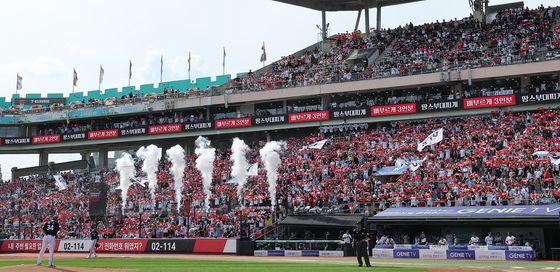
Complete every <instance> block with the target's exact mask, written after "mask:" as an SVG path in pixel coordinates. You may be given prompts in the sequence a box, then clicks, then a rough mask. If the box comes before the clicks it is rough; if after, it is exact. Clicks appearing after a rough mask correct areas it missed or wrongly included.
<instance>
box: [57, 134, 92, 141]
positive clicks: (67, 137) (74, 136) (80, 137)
mask: <svg viewBox="0 0 560 272" xmlns="http://www.w3.org/2000/svg"><path fill="white" fill-rule="evenodd" d="M61 136H62V141H63V142H65V141H77V140H85V139H86V133H85V132H80V133H70V134H62V135H61Z"/></svg>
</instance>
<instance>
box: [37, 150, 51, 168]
mask: <svg viewBox="0 0 560 272" xmlns="http://www.w3.org/2000/svg"><path fill="white" fill-rule="evenodd" d="M48 164H49V152H47V151H46V150H41V151H39V166H45V165H48Z"/></svg>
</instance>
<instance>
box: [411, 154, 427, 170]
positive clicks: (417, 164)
mask: <svg viewBox="0 0 560 272" xmlns="http://www.w3.org/2000/svg"><path fill="white" fill-rule="evenodd" d="M427 159H428V156H424V158H423V159H421V160H416V161H411V162H410V163H409V169H410V170H412V172H414V171H416V170H418V168H420V166H422V163H424V161H426V160H427Z"/></svg>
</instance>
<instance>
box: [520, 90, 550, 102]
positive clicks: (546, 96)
mask: <svg viewBox="0 0 560 272" xmlns="http://www.w3.org/2000/svg"><path fill="white" fill-rule="evenodd" d="M517 97H518V99H519V103H521V104H529V103H538V102H558V101H560V92H552V93H538V94H519V95H518V96H517Z"/></svg>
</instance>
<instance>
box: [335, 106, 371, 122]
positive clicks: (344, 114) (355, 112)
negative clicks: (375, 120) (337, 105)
mask: <svg viewBox="0 0 560 272" xmlns="http://www.w3.org/2000/svg"><path fill="white" fill-rule="evenodd" d="M331 112H332V115H331V116H332V118H333V119H338V118H348V117H363V116H368V109H367V108H358V109H343V110H333V111H331Z"/></svg>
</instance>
